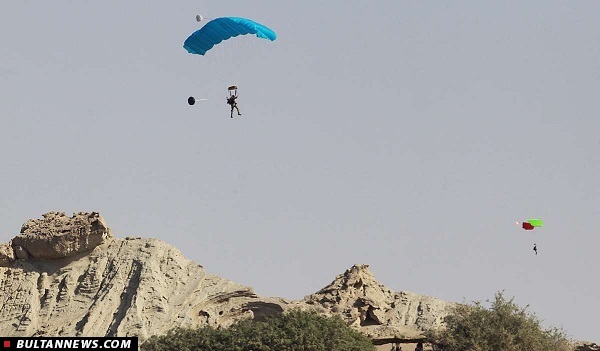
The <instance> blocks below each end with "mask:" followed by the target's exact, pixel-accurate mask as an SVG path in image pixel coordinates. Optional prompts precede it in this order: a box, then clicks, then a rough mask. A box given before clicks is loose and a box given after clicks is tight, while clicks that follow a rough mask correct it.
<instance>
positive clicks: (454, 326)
mask: <svg viewBox="0 0 600 351" xmlns="http://www.w3.org/2000/svg"><path fill="white" fill-rule="evenodd" d="M445 322H446V328H445V329H442V330H438V331H430V332H428V333H427V337H428V341H429V342H431V343H432V344H434V345H435V349H436V350H443V351H467V350H469V351H497V350H502V351H524V350H527V351H549V350H552V351H570V350H572V345H571V343H570V342H569V340H568V339H567V337H566V334H565V332H564V331H563V330H562V329H557V328H550V329H543V328H542V327H541V322H540V320H539V319H538V318H537V317H536V316H535V315H534V314H532V313H529V312H527V307H525V308H520V307H519V306H517V305H516V304H515V303H514V298H513V299H510V300H506V299H505V298H504V296H503V294H502V292H499V293H497V294H496V298H495V300H494V302H492V305H491V307H490V308H489V309H488V308H485V307H483V306H482V305H481V303H480V302H475V303H474V304H472V305H467V304H459V305H457V306H456V307H455V308H454V309H453V310H452V311H451V313H450V314H449V315H448V316H447V317H446V319H445Z"/></svg>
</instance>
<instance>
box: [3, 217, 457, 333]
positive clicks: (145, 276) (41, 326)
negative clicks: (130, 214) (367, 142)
mask: <svg viewBox="0 0 600 351" xmlns="http://www.w3.org/2000/svg"><path fill="white" fill-rule="evenodd" d="M450 305H451V304H450V303H448V302H445V301H442V300H439V299H436V298H432V297H427V296H422V295H419V294H415V293H412V292H407V291H403V292H394V291H392V290H390V289H389V288H387V287H385V286H383V285H381V284H380V283H379V282H378V281H377V280H376V279H375V277H374V276H373V274H372V273H371V272H370V271H369V269H368V266H367V265H355V266H353V267H352V268H350V269H348V270H347V271H346V272H345V273H343V274H341V275H339V276H338V277H336V278H335V280H334V281H333V282H332V283H331V284H329V285H328V286H326V287H324V288H323V289H321V290H320V291H318V292H316V293H315V294H312V295H309V296H307V297H305V298H304V299H303V300H300V301H289V300H285V299H282V298H267V297H259V296H257V295H256V294H255V293H254V292H253V290H252V289H251V288H249V287H245V286H241V285H239V284H236V283H234V282H232V281H229V280H227V279H223V278H220V277H217V276H214V275H211V274H208V273H207V272H206V271H205V270H204V269H203V268H202V266H200V265H198V264H197V263H194V262H193V261H190V260H188V259H186V258H185V257H184V256H183V254H182V253H181V252H180V251H179V250H177V249H176V248H174V247H172V246H170V245H168V244H166V243H164V242H162V241H160V240H156V239H142V238H127V239H116V238H114V237H113V236H112V235H111V233H110V228H109V227H108V226H107V225H106V222H105V221H104V219H103V218H102V217H101V216H100V215H99V214H98V213H93V212H92V213H85V212H81V213H78V214H75V215H73V216H72V217H68V216H66V215H65V214H64V213H61V212H51V213H48V214H46V215H44V217H43V218H42V219H36V220H30V221H28V222H27V223H25V224H24V225H23V228H22V230H21V233H20V234H19V235H18V236H17V237H15V238H14V239H13V240H12V241H11V242H10V243H8V244H3V245H1V246H0V334H1V335H7V336H30V335H45V336H58V335H64V336H139V337H140V338H141V339H142V340H145V339H146V338H148V337H149V336H151V335H155V334H163V333H165V332H166V331H167V330H169V329H171V328H173V327H176V326H183V327H192V326H200V325H212V326H224V327H226V326H229V325H231V324H232V323H233V322H235V321H236V320H238V319H240V318H257V319H260V318H264V317H265V316H268V315H273V314H280V313H282V312H283V311H285V310H286V309H290V308H302V309H316V310H318V311H320V312H322V313H324V314H339V315H340V316H342V318H344V319H345V320H346V321H347V323H348V324H349V325H352V326H354V327H355V328H357V329H359V330H361V331H363V332H364V333H366V334H367V335H369V336H370V337H372V338H373V339H374V340H376V341H377V342H378V343H385V342H392V341H393V342H398V341H400V342H402V341H404V342H408V341H409V340H417V339H419V338H420V337H421V336H422V331H423V330H426V329H429V328H437V327H439V326H440V325H441V322H442V319H443V317H444V316H445V314H446V310H447V308H448V306H450Z"/></svg>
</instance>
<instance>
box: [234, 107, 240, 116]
mask: <svg viewBox="0 0 600 351" xmlns="http://www.w3.org/2000/svg"><path fill="white" fill-rule="evenodd" d="M235 109H236V110H237V113H238V116H241V115H242V114H241V113H240V108H239V107H237V105H235Z"/></svg>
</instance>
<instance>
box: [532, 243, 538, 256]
mask: <svg viewBox="0 0 600 351" xmlns="http://www.w3.org/2000/svg"><path fill="white" fill-rule="evenodd" d="M533 251H535V254H536V255H537V244H535V243H534V244H533Z"/></svg>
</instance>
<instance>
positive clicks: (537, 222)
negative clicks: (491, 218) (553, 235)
mask: <svg viewBox="0 0 600 351" xmlns="http://www.w3.org/2000/svg"><path fill="white" fill-rule="evenodd" d="M515 223H516V224H517V225H519V222H518V221H517V222H515ZM543 226H544V222H543V221H542V220H541V219H537V218H530V219H527V220H525V221H523V222H522V223H521V227H522V228H523V229H525V230H533V229H535V228H537V227H543Z"/></svg>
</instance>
